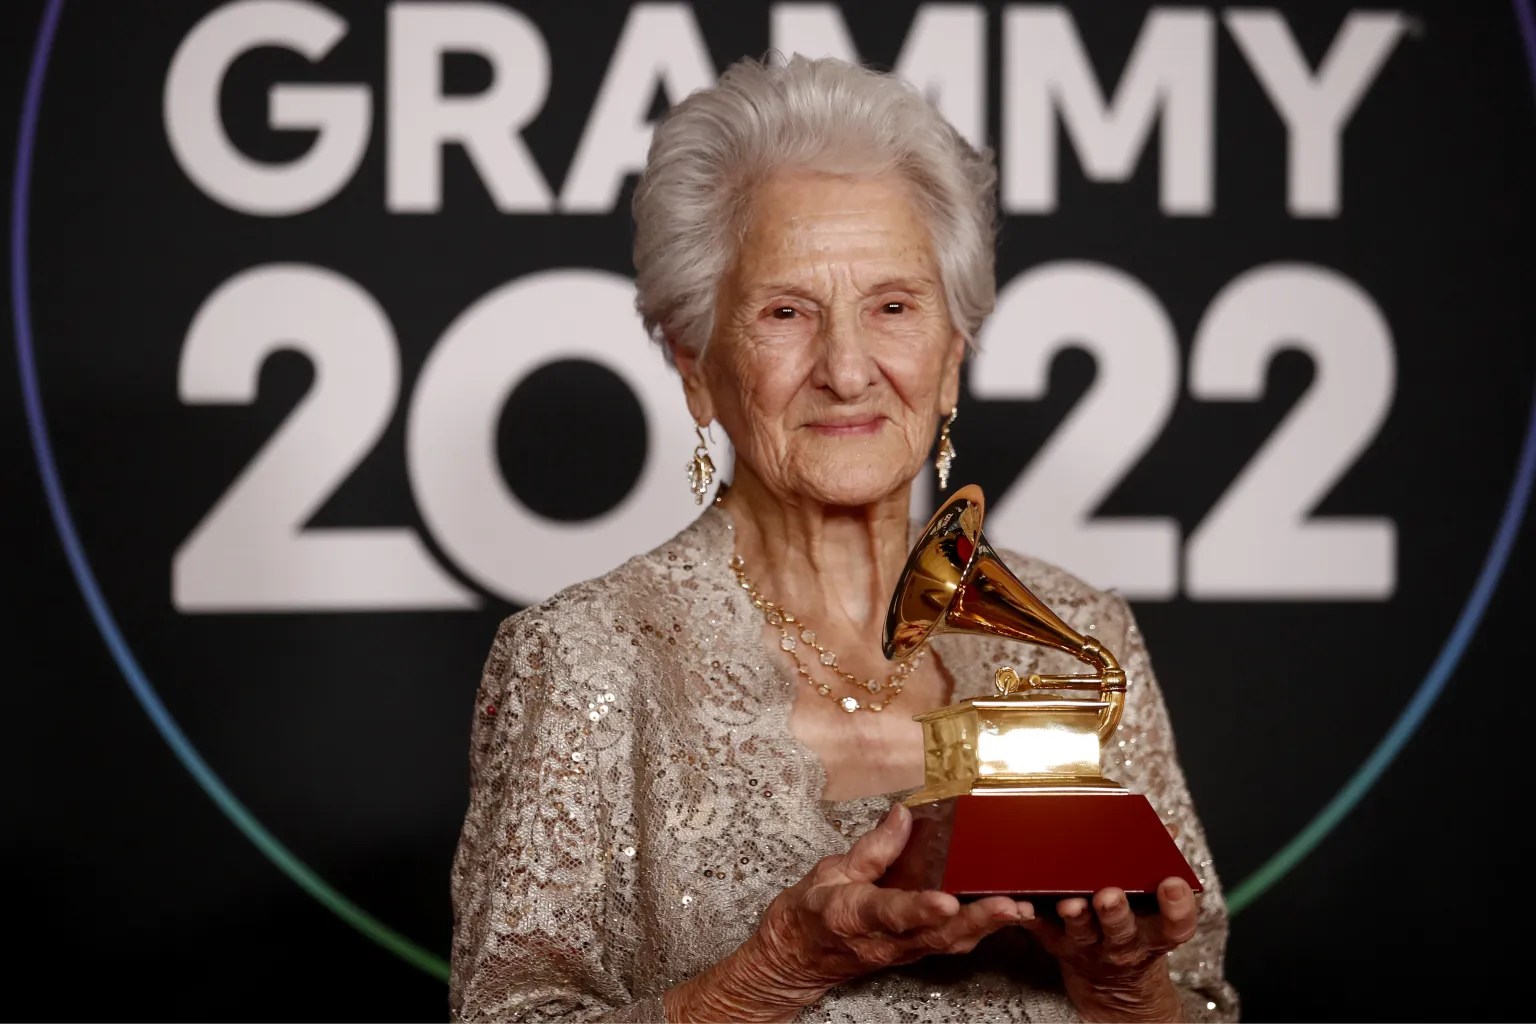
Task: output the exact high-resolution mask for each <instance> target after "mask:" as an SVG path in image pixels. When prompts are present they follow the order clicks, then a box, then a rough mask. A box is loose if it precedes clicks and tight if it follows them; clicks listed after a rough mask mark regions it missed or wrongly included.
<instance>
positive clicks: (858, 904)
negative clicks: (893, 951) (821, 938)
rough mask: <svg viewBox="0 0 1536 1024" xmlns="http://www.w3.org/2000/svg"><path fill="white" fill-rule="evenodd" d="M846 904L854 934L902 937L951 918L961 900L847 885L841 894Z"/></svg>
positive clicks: (938, 894)
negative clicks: (885, 934) (846, 901)
mask: <svg viewBox="0 0 1536 1024" xmlns="http://www.w3.org/2000/svg"><path fill="white" fill-rule="evenodd" d="M840 895H841V896H842V897H843V898H844V899H846V900H848V901H849V904H850V909H851V911H852V913H851V914H850V915H847V916H849V917H851V918H852V920H853V921H854V929H855V931H854V932H853V934H859V935H874V934H879V933H889V934H892V935H901V934H904V933H906V932H911V931H915V930H918V929H922V928H932V927H935V926H937V925H941V924H943V923H944V922H946V921H948V920H950V919H951V918H953V917H954V916H955V915H956V914H957V913H959V911H960V901H959V900H957V899H955V898H954V897H953V896H951V895H949V893H945V892H935V891H932V890H930V891H927V892H912V891H911V890H908V889H881V888H879V887H877V886H873V885H867V884H866V885H850V886H846V887H845V888H844V891H843V892H842V893H841V894H840Z"/></svg>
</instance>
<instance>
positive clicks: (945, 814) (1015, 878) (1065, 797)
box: [884, 484, 1201, 899]
mask: <svg viewBox="0 0 1536 1024" xmlns="http://www.w3.org/2000/svg"><path fill="white" fill-rule="evenodd" d="M984 504H985V503H984V499H983V497H982V493H981V488H979V487H977V486H975V485H974V484H972V485H970V486H968V487H963V488H961V489H960V490H958V491H956V492H955V493H954V494H953V495H952V496H951V497H950V498H949V500H948V501H946V502H945V503H944V505H943V507H942V508H940V509H939V511H938V512H937V513H935V514H934V517H933V519H932V520H930V521H929V523H928V526H927V529H925V530H924V531H923V535H922V538H921V539H920V540H919V541H918V542H917V545H916V546H915V547H914V548H913V549H912V553H911V555H910V556H909V557H908V559H907V565H906V569H905V570H904V571H903V572H902V574H901V578H900V579H899V580H898V581H897V583H896V589H895V592H894V593H893V594H892V596H891V606H890V611H889V612H888V613H887V614H886V619H885V635H884V650H885V656H886V657H887V658H891V659H895V658H902V657H905V656H907V655H909V654H911V653H912V652H913V651H915V650H916V649H917V648H918V646H919V645H920V644H922V643H923V641H925V640H927V639H929V638H930V637H934V636H939V635H941V634H944V633H969V634H980V635H985V636H999V637H1006V638H1008V639H1010V640H1019V641H1022V642H1024V643H1029V644H1037V645H1040V646H1043V647H1051V648H1055V649H1056V650H1060V651H1065V652H1067V653H1068V654H1070V655H1072V656H1073V657H1075V658H1077V659H1078V660H1080V661H1083V662H1086V663H1087V665H1088V666H1089V667H1090V668H1091V669H1092V671H1090V672H1086V673H1081V674H1075V675H1038V674H1036V675H1031V676H1029V677H1027V678H1022V679H1021V678H1020V676H1019V674H1018V673H1017V672H1015V671H1014V670H1013V669H1012V668H1010V667H1008V666H1003V667H1000V668H999V669H998V670H997V680H996V683H997V693H996V694H995V695H993V696H989V697H973V698H971V699H969V700H963V701H960V702H959V703H958V704H952V705H950V706H949V707H946V708H940V709H939V710H937V711H930V712H928V713H927V714H925V715H918V716H916V721H918V722H921V723H922V726H923V773H924V776H925V784H924V786H923V788H922V790H920V791H919V792H917V793H915V794H913V795H912V796H910V797H908V798H907V799H906V800H905V801H904V802H905V803H906V805H907V806H908V807H909V808H911V809H912V814H913V831H912V837H911V839H910V840H909V841H908V843H907V848H906V849H905V850H904V851H903V853H902V855H901V857H899V858H898V860H897V862H896V863H895V864H894V865H893V866H892V868H891V870H890V871H889V872H888V873H887V875H886V878H885V884H887V885H895V886H899V887H901V888H909V889H942V890H943V891H945V892H949V893H952V894H954V895H956V896H959V897H961V898H967V897H979V896H984V895H992V894H1005V895H1012V896H1020V897H1035V898H1049V897H1064V896H1071V895H1089V894H1091V893H1094V892H1097V891H1098V890H1100V889H1103V888H1106V887H1108V886H1118V887H1119V888H1121V889H1124V890H1125V891H1126V893H1128V894H1131V895H1132V897H1133V899H1135V898H1137V897H1138V895H1139V894H1151V893H1153V892H1154V891H1155V890H1156V888H1157V885H1158V883H1159V882H1161V881H1162V880H1163V879H1165V878H1168V877H1170V876H1178V877H1182V878H1183V879H1184V880H1185V881H1187V882H1188V883H1189V884H1190V887H1191V888H1192V889H1194V891H1195V892H1199V891H1201V886H1200V882H1199V880H1198V879H1197V878H1196V876H1195V873H1194V871H1192V870H1191V869H1190V866H1189V863H1188V861H1186V860H1185V859H1184V856H1183V855H1182V854H1181V853H1180V852H1179V849H1178V847H1177V846H1175V845H1174V842H1173V839H1172V837H1170V836H1169V834H1168V831H1167V829H1166V828H1164V826H1163V824H1162V822H1161V821H1160V820H1159V818H1158V816H1157V813H1156V812H1155V811H1154V810H1153V809H1152V805H1151V804H1150V803H1149V802H1148V800H1147V798H1146V797H1144V796H1140V795H1138V794H1134V793H1131V792H1130V791H1129V790H1127V789H1125V788H1124V787H1123V786H1121V785H1120V784H1119V783H1116V782H1114V781H1113V780H1111V779H1107V778H1105V777H1104V775H1103V773H1102V772H1101V770H1100V755H1101V753H1102V746H1103V744H1104V742H1105V741H1106V740H1108V739H1109V738H1110V737H1111V736H1113V735H1114V732H1115V728H1116V726H1118V725H1119V723H1120V715H1121V712H1122V711H1123V710H1124V708H1125V691H1126V685H1127V681H1126V678H1125V672H1124V671H1123V670H1122V669H1121V668H1120V663H1119V662H1118V661H1116V660H1115V656H1114V655H1113V654H1111V653H1110V652H1109V651H1108V650H1107V649H1106V648H1105V647H1104V645H1103V644H1101V643H1099V642H1098V641H1097V640H1095V639H1094V638H1093V637H1091V636H1084V635H1083V634H1081V633H1079V632H1077V631H1076V630H1074V629H1073V628H1072V627H1071V626H1069V625H1067V624H1066V623H1065V622H1063V621H1062V620H1061V618H1060V617H1059V616H1057V615H1056V614H1055V613H1054V612H1052V611H1051V610H1050V609H1049V608H1047V607H1046V606H1045V604H1044V603H1043V602H1042V601H1041V600H1040V599H1039V598H1038V597H1036V596H1035V595H1034V594H1033V593H1031V592H1030V590H1029V588H1028V587H1026V586H1025V585H1024V584H1023V583H1021V582H1020V581H1019V580H1018V578H1017V577H1016V576H1014V574H1013V573H1012V572H1010V571H1009V570H1008V567H1007V566H1005V565H1004V564H1003V563H1002V561H1001V560H999V558H998V557H997V552H995V551H994V550H992V546H991V545H990V544H988V543H987V540H986V538H985V537H984V536H983V535H982V532H981V521H982V517H983V514H984ZM1082 691H1093V692H1094V695H1093V696H1091V697H1083V696H1068V695H1066V694H1070V693H1073V692H1076V693H1079V694H1080V693H1081V692H1082Z"/></svg>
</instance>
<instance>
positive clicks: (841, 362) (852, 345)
mask: <svg viewBox="0 0 1536 1024" xmlns="http://www.w3.org/2000/svg"><path fill="white" fill-rule="evenodd" d="M820 341H821V358H820V360H819V361H818V363H817V379H816V381H815V383H816V384H817V385H818V386H819V387H824V388H827V389H828V390H830V391H831V392H832V393H833V394H835V395H837V397H838V398H841V399H843V400H844V401H851V400H853V399H856V398H858V397H859V396H861V395H862V394H863V393H864V392H865V391H867V390H868V389H869V388H870V387H871V386H872V385H873V384H874V383H875V379H876V370H875V360H874V358H873V357H872V355H871V353H870V351H869V338H868V336H867V335H866V334H865V332H864V329H863V325H862V324H861V323H860V322H859V315H858V312H857V311H856V310H838V311H834V312H833V314H832V315H831V316H829V317H827V318H826V320H824V321H823V323H822V328H821V338H820Z"/></svg>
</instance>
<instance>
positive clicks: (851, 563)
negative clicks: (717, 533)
mask: <svg viewBox="0 0 1536 1024" xmlns="http://www.w3.org/2000/svg"><path fill="white" fill-rule="evenodd" d="M910 492H911V488H910V487H907V486H904V487H902V488H900V489H899V490H897V491H896V492H894V493H892V494H889V495H887V496H885V497H884V498H881V499H880V500H879V501H876V502H874V503H872V504H869V505H862V506H854V507H848V506H832V505H823V504H821V503H820V502H815V501H808V500H804V499H800V498H797V497H795V496H793V495H789V496H784V495H778V494H774V493H772V492H770V491H769V490H768V489H767V487H766V486H765V485H764V484H763V482H762V480H761V479H760V478H759V477H757V476H756V474H754V473H753V472H752V471H751V470H750V469H749V468H748V467H746V466H744V465H742V464H741V463H739V462H738V463H737V466H736V474H735V480H734V481H733V482H732V483H731V487H730V490H729V491H728V492H727V494H726V496H725V498H724V499H723V501H722V504H723V505H724V506H725V507H726V509H727V510H728V511H729V512H730V513H731V517H732V520H733V523H734V526H735V532H736V553H737V554H738V555H740V556H741V558H742V560H743V561H744V562H745V563H746V572H747V575H748V576H749V577H750V578H751V579H752V582H753V583H755V584H756V585H757V589H758V590H759V591H760V592H761V593H762V594H763V596H764V597H766V598H767V599H768V600H770V601H773V602H774V603H775V604H778V605H780V606H782V607H784V608H788V609H789V610H790V611H793V612H794V613H795V614H796V615H798V616H803V617H804V618H805V619H806V620H807V621H809V622H814V623H817V624H818V625H819V626H820V627H821V628H839V627H842V628H849V629H853V630H856V631H858V632H860V633H867V632H870V631H873V635H876V636H878V635H879V634H878V631H879V629H880V627H881V625H882V624H883V622H884V620H885V612H886V607H887V606H888V604H889V602H890V597H891V588H892V587H894V586H895V585H896V578H897V577H898V576H899V575H900V574H901V569H902V567H903V566H904V565H905V564H906V559H907V547H908V534H907V530H908V522H907V516H908V503H909V497H910Z"/></svg>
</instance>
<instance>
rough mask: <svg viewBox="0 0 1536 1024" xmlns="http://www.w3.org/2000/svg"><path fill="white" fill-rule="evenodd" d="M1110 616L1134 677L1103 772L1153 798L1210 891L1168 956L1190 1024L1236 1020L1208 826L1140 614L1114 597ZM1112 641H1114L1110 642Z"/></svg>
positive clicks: (1236, 1006) (1235, 999)
mask: <svg viewBox="0 0 1536 1024" xmlns="http://www.w3.org/2000/svg"><path fill="white" fill-rule="evenodd" d="M1112 600H1113V602H1114V607H1112V608H1111V609H1110V610H1109V614H1110V615H1112V616H1113V618H1114V619H1116V620H1118V622H1117V623H1116V626H1117V627H1118V628H1117V629H1116V632H1117V633H1119V635H1118V636H1117V637H1116V638H1115V640H1114V641H1109V642H1110V643H1111V644H1112V646H1111V649H1112V650H1114V651H1116V652H1117V653H1118V654H1119V655H1120V661H1121V665H1122V667H1123V668H1124V669H1125V673H1126V678H1127V679H1128V680H1129V684H1130V685H1129V692H1128V694H1127V702H1126V713H1125V716H1124V718H1123V719H1122V722H1121V728H1120V730H1119V733H1118V738H1117V739H1112V740H1111V742H1110V743H1109V744H1108V745H1107V748H1106V750H1105V768H1106V770H1107V771H1108V773H1109V774H1111V775H1113V776H1114V777H1115V778H1116V779H1118V780H1119V781H1120V782H1121V783H1122V784H1124V785H1125V786H1126V787H1128V788H1129V789H1131V790H1132V791H1133V792H1137V793H1141V794H1143V795H1145V796H1146V797H1147V798H1148V799H1149V800H1151V801H1152V806H1153V807H1154V808H1156V810H1157V812H1158V814H1159V815H1160V816H1161V817H1162V819H1163V821H1164V823H1165V824H1167V825H1170V826H1172V828H1173V829H1174V831H1175V841H1176V842H1177V844H1178V847H1179V850H1180V851H1181V852H1182V853H1183V854H1184V857H1185V859H1187V860H1188V861H1189V863H1190V866H1191V867H1193V868H1194V870H1195V875H1196V876H1197V877H1198V878H1199V879H1200V880H1201V883H1202V884H1203V886H1204V889H1205V891H1204V893H1203V894H1201V896H1200V920H1199V924H1198V931H1197V932H1196V934H1195V937H1194V938H1193V939H1191V940H1190V941H1189V942H1187V943H1185V944H1184V945H1183V946H1180V947H1179V948H1178V949H1177V950H1175V951H1174V952H1173V954H1172V955H1171V956H1170V957H1169V965H1168V966H1169V971H1170V974H1171V976H1172V978H1173V982H1174V984H1175V985H1176V986H1177V987H1178V989H1179V996H1180V1000H1181V1002H1182V1003H1183V1005H1184V1011H1185V1015H1184V1018H1183V1019H1184V1020H1187V1021H1235V1020H1237V1019H1238V1010H1239V1004H1238V997H1237V992H1236V991H1235V990H1234V989H1233V988H1232V986H1231V985H1230V984H1228V982H1227V980H1226V975H1225V972H1224V960H1225V957H1226V947H1227V904H1226V900H1225V899H1224V897H1223V896H1222V889H1221V880H1220V879H1219V878H1218V877H1217V875H1216V867H1215V864H1214V862H1213V861H1212V858H1211V850H1210V846H1209V844H1208V843H1207V842H1206V837H1205V829H1204V827H1203V826H1202V825H1201V824H1200V818H1199V816H1198V815H1197V814H1196V813H1195V806H1194V801H1193V799H1191V797H1190V793H1189V786H1188V784H1187V783H1186V782H1185V779H1184V770H1183V768H1182V767H1181V766H1180V764H1179V758H1178V750H1177V747H1176V744H1175V742H1174V734H1173V726H1172V724H1171V722H1170V721H1169V717H1168V708H1167V706H1166V705H1165V703H1164V701H1163V694H1162V690H1161V689H1160V688H1159V686H1158V683H1157V677H1156V676H1155V675H1154V673H1153V671H1152V661H1151V658H1150V657H1149V656H1148V654H1147V647H1146V644H1145V642H1144V641H1143V639H1142V636H1141V631H1140V629H1138V628H1137V626H1136V620H1135V616H1134V615H1133V614H1132V612H1131V609H1130V606H1129V605H1127V604H1126V603H1125V601H1124V599H1122V598H1119V597H1114V598H1112ZM1106 640H1107V641H1108V637H1106Z"/></svg>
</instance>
